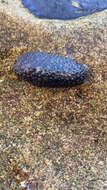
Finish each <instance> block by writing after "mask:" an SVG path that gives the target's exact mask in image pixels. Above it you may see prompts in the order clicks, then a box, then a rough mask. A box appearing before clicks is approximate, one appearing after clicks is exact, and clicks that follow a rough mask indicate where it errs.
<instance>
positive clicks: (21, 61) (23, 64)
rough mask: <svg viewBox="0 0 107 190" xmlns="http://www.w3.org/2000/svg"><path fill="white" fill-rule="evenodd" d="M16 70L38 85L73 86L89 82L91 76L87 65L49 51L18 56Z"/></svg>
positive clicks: (22, 76) (21, 75)
mask: <svg viewBox="0 0 107 190" xmlns="http://www.w3.org/2000/svg"><path fill="white" fill-rule="evenodd" d="M14 70H15V73H17V74H18V75H19V76H20V77H21V78H24V79H25V80H28V81H30V82H32V83H33V84H34V85H37V86H48V87H72V86H76V85H80V84H83V83H85V82H88V78H89V68H88V66H87V65H85V64H79V63H77V62H76V61H75V60H72V59H70V58H66V57H64V56H58V55H53V54H48V53H47V52H28V53H25V54H24V55H22V56H21V57H19V58H18V60H17V63H16V65H15V68H14Z"/></svg>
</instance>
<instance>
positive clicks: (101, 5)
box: [22, 0, 107, 20]
mask: <svg viewBox="0 0 107 190" xmlns="http://www.w3.org/2000/svg"><path fill="white" fill-rule="evenodd" d="M22 3H23V4H24V6H25V7H27V8H28V9H29V10H30V12H32V13H33V14H34V15H35V16H36V17H39V18H48V19H62V20H67V19H74V18H78V17H82V16H86V15H89V14H93V13H95V12H99V11H102V10H104V9H107V0H22Z"/></svg>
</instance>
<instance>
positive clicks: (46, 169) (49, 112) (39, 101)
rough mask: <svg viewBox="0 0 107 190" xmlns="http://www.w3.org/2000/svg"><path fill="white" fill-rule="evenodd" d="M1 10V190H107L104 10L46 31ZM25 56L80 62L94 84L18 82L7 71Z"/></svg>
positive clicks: (45, 26)
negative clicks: (39, 54)
mask: <svg viewBox="0 0 107 190" xmlns="http://www.w3.org/2000/svg"><path fill="white" fill-rule="evenodd" d="M7 8H8V9H7V12H5V11H4V10H5V5H4V6H3V7H2V8H0V23H1V25H0V190H2V189H4V190H7V189H9V190H13V189H15V190H16V189H18V190H25V189H30V190H105V189H107V169H106V165H107V158H106V155H107V152H106V150H107V149H106V144H107V129H106V126H107V122H106V113H107V106H106V100H107V99H106V92H107V82H106V70H107V57H106V53H107V32H106V28H107V24H106V19H107V16H106V15H107V11H104V12H102V13H99V14H96V16H90V17H87V18H86V19H85V20H84V19H78V20H77V21H75V22H74V21H72V22H70V21H67V22H66V23H62V22H59V21H55V23H54V24H52V25H51V23H52V22H51V21H46V23H45V21H44V22H42V21H41V20H39V19H37V24H35V20H36V19H35V18H34V17H33V16H31V17H30V18H32V22H31V23H30V22H28V21H29V19H30V18H26V19H27V21H25V19H24V20H23V19H22V18H18V17H14V16H11V13H10V10H11V9H9V7H7ZM21 9H22V8H21ZM28 14H29V13H28ZM99 15H100V16H99ZM16 18H17V19H16ZM98 18H99V20H98ZM33 19H34V20H33ZM40 23H41V26H40ZM65 25H66V27H65ZM47 27H48V29H47ZM30 50H38V51H48V52H50V53H57V54H62V55H65V56H69V57H72V58H75V59H77V61H78V62H80V63H86V64H87V65H88V66H90V67H92V69H93V73H94V81H93V83H92V84H91V85H85V86H78V87H76V88H71V89H69V88H67V89H66V88H61V89H52V88H37V87H36V86H32V85H31V84H29V83H28V82H25V81H23V80H20V79H19V78H18V77H17V76H16V75H15V74H14V71H13V67H14V64H15V61H16V59H17V58H18V56H19V55H21V54H22V53H24V52H26V51H30ZM25 187H26V188H25Z"/></svg>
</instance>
